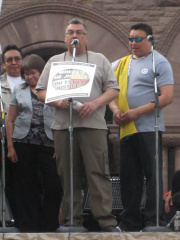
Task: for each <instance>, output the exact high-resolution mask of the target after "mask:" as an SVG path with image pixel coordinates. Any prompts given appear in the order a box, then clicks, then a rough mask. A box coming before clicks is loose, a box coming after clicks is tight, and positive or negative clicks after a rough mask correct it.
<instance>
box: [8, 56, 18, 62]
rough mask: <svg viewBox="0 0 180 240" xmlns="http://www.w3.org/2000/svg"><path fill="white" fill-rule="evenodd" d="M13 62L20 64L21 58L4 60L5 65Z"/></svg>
mask: <svg viewBox="0 0 180 240" xmlns="http://www.w3.org/2000/svg"><path fill="white" fill-rule="evenodd" d="M13 60H14V61H15V62H20V61H21V60H22V58H21V57H18V56H17V57H10V58H7V59H6V60H5V62H6V63H12V62H13Z"/></svg>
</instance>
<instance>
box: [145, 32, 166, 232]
mask: <svg viewBox="0 0 180 240" xmlns="http://www.w3.org/2000/svg"><path fill="white" fill-rule="evenodd" d="M148 37H151V38H149V39H148ZM148 37H147V39H148V41H150V42H151V51H152V64H153V73H154V93H155V100H152V101H151V102H152V103H153V102H154V103H155V126H154V131H155V161H156V226H148V227H145V228H143V232H171V230H170V229H169V228H167V227H165V226H159V132H158V130H159V128H158V117H159V93H158V87H157V77H158V76H159V73H157V72H156V68H155V59H154V49H153V45H154V43H153V36H148Z"/></svg>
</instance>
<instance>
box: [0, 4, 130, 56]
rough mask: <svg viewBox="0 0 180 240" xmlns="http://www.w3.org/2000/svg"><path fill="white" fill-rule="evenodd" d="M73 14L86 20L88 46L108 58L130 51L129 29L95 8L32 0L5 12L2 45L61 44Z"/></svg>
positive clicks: (1, 30)
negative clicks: (56, 42) (58, 42)
mask: <svg viewBox="0 0 180 240" xmlns="http://www.w3.org/2000/svg"><path fill="white" fill-rule="evenodd" d="M72 17H79V18H81V19H83V20H84V21H85V23H86V25H87V28H88V36H89V44H88V49H90V50H93V51H96V52H101V53H103V54H104V55H105V56H106V57H107V58H108V59H109V60H110V61H114V60H116V59H117V58H120V57H122V56H124V55H126V54H128V53H129V51H128V41H127V36H128V32H127V30H126V29H125V28H124V27H123V26H121V25H120V24H118V23H117V21H115V20H114V19H113V18H111V17H109V16H107V15H105V14H104V13H102V12H101V11H98V10H96V9H92V8H88V7H84V6H82V5H78V4H73V3H62V2H60V3H59V2H45V3H42V2H41V3H39V1H33V2H32V3H31V4H30V3H28V4H24V5H22V6H21V7H20V8H15V9H14V10H13V11H11V12H10V13H8V12H7V13H5V14H4V15H3V17H2V18H1V22H0V34H1V36H3V37H2V39H1V44H2V47H4V46H5V45H7V44H12V43H15V44H17V45H18V46H19V47H21V48H24V46H27V45H28V49H29V50H30V51H31V50H32V49H33V44H34V43H37V42H38V43H41V42H44V41H46V43H47V42H49V43H50V42H53V41H54V42H55V41H60V42H61V43H63V40H64V29H65V27H66V25H67V22H68V21H69V20H70V19H71V18H72ZM12 36H13V37H12ZM31 46H32V49H31Z"/></svg>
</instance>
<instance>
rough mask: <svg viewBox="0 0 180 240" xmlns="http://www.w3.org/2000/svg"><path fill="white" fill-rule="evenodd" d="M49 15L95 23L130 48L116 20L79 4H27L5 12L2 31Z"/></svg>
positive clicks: (125, 34)
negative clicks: (22, 20)
mask: <svg viewBox="0 0 180 240" xmlns="http://www.w3.org/2000/svg"><path fill="white" fill-rule="evenodd" d="M48 13H54V14H67V15H73V16H76V17H80V18H83V19H87V20H89V21H91V22H94V23H96V24H98V25H100V26H101V27H103V28H105V29H106V30H107V31H108V32H110V33H112V34H113V35H114V36H115V37H116V38H117V39H119V40H120V42H121V43H122V44H123V45H124V46H125V47H126V48H128V41H127V37H128V31H127V30H126V29H125V28H124V27H123V26H122V25H120V24H119V23H118V22H117V21H116V20H115V19H113V18H111V17H109V16H108V15H106V14H104V13H103V12H101V11H99V10H97V9H94V8H93V9H92V8H88V7H86V6H82V5H79V4H73V3H71V2H70V3H64V2H44V3H42V2H39V1H37V2H33V3H32V4H31V3H26V4H25V5H24V6H21V7H19V8H15V9H13V10H11V11H10V12H5V13H4V14H3V16H2V17H1V18H0V19H1V21H0V29H1V28H2V27H4V26H5V25H7V24H9V23H11V22H14V21H17V20H19V19H22V18H25V17H27V16H32V15H37V14H48Z"/></svg>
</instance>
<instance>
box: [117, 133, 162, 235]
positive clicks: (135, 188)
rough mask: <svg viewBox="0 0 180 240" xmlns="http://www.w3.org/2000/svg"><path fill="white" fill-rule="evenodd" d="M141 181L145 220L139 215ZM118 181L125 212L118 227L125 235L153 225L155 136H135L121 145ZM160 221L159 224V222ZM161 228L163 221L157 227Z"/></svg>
mask: <svg viewBox="0 0 180 240" xmlns="http://www.w3.org/2000/svg"><path fill="white" fill-rule="evenodd" d="M161 146H162V134H161V133H159V184H160V188H159V189H160V191H159V196H160V201H159V207H160V208H159V209H160V219H161V212H162V207H163V185H162V147H161ZM144 177H145V178H146V194H147V199H146V204H145V210H144V219H142V214H141V211H140V203H141V198H142V192H143V184H144ZM120 179H121V196H122V203H123V208H124V210H123V211H122V213H121V214H120V226H121V227H122V228H124V230H126V231H136V230H140V229H142V228H143V227H144V226H155V225H156V161H155V133H154V132H145V133H136V134H134V135H133V136H131V137H130V138H129V139H128V140H125V141H120ZM161 220H162V219H161ZM161 220H160V221H161ZM160 224H161V225H163V224H164V222H163V220H162V221H161V223H160Z"/></svg>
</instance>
